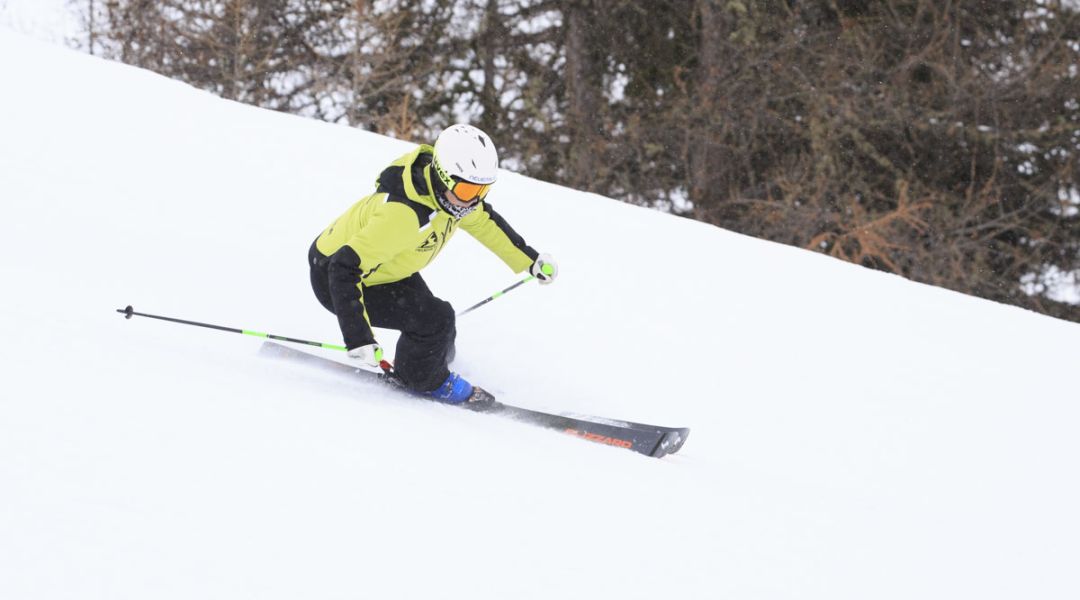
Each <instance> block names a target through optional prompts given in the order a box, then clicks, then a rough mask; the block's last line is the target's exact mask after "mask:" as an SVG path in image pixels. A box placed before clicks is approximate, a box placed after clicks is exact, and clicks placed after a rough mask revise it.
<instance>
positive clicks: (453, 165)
mask: <svg viewBox="0 0 1080 600" xmlns="http://www.w3.org/2000/svg"><path fill="white" fill-rule="evenodd" d="M432 164H433V165H434V166H435V173H436V174H437V175H438V176H439V179H441V180H442V182H443V184H444V185H446V188H447V189H450V190H452V189H454V183H455V182H457V181H467V182H470V183H476V184H480V185H491V184H493V183H495V177H496V176H497V174H498V171H499V153H498V152H497V151H496V150H495V143H494V142H492V141H491V138H490V137H488V135H487V134H486V133H484V132H483V131H480V130H479V129H477V128H476V127H473V126H472V125H465V124H464V123H458V124H456V125H451V126H449V127H447V128H446V129H444V130H443V132H442V133H440V134H439V137H438V139H436V140H435V160H434V162H433V163H432Z"/></svg>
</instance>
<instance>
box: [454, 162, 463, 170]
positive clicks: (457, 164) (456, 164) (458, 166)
mask: <svg viewBox="0 0 1080 600" xmlns="http://www.w3.org/2000/svg"><path fill="white" fill-rule="evenodd" d="M454 166H455V167H457V170H458V171H459V172H460V171H464V170H465V169H464V168H463V167H462V166H461V163H459V162H456V163H454Z"/></svg>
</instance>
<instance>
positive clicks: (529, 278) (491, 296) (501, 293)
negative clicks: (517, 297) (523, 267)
mask: <svg viewBox="0 0 1080 600" xmlns="http://www.w3.org/2000/svg"><path fill="white" fill-rule="evenodd" d="M533 279H536V276H534V275H529V276H528V277H526V278H525V279H522V280H521V281H519V282H517V283H515V284H514V285H511V286H510V287H508V288H506V289H505V290H503V291H501V292H495V293H494V294H492V295H490V296H488V297H487V298H484V299H483V300H481V301H479V302H477V303H476V304H473V305H472V306H470V307H469V308H466V309H465V310H463V311H461V312H459V313H458V314H457V316H459V317H460V316H462V315H467V314H469V313H471V312H472V311H474V310H476V309H478V308H480V307H481V306H483V305H485V304H487V303H488V302H491V301H492V300H494V299H496V298H498V297H500V296H502V295H504V294H506V293H507V292H509V291H510V290H513V289H514V288H517V287H518V286H521V285H525V284H526V283H529V282H530V281H532V280H533Z"/></svg>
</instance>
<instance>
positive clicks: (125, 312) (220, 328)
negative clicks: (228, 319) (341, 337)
mask: <svg viewBox="0 0 1080 600" xmlns="http://www.w3.org/2000/svg"><path fill="white" fill-rule="evenodd" d="M116 312H118V313H121V314H123V315H124V318H125V319H130V318H131V317H147V318H150V319H158V320H161V321H169V322H170V323H181V324H184V325H194V326H196V327H206V328H207V329H217V330H218V331H228V332H230V333H242V334H244V335H250V336H254V337H261V338H268V339H271V340H280V341H283V342H293V343H296V344H307V345H308V346H318V347H319V348H326V349H328V350H341V351H342V352H344V351H345V350H347V348H345V346H338V345H337V344H327V343H324V342H312V341H310V340H298V339H296V338H291V337H285V336H282V335H274V334H272V333H262V332H259V331H251V330H249V329H239V328H237V327H223V326H221V325H211V324H210V323H199V322H198V321H187V320H184V319H175V318H173V317H162V316H159V315H148V314H146V313H141V312H135V309H133V308H132V307H131V305H128V307H127V308H118V309H116Z"/></svg>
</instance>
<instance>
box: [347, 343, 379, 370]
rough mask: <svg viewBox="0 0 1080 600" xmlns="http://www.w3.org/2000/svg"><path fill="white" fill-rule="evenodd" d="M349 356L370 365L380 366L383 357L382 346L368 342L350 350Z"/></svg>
mask: <svg viewBox="0 0 1080 600" xmlns="http://www.w3.org/2000/svg"><path fill="white" fill-rule="evenodd" d="M349 358H352V359H355V360H357V361H359V362H360V363H362V364H364V365H365V366H368V367H378V366H379V363H380V362H382V359H383V351H382V348H381V347H380V346H379V345H378V344H368V345H367V346H360V347H359V348H353V349H352V350H349Z"/></svg>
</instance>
